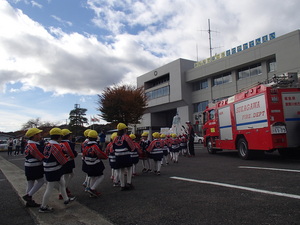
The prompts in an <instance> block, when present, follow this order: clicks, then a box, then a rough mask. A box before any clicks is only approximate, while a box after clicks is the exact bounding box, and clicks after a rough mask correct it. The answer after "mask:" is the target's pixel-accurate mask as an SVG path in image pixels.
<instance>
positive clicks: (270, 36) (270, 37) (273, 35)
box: [269, 32, 276, 40]
mask: <svg viewBox="0 0 300 225" xmlns="http://www.w3.org/2000/svg"><path fill="white" fill-rule="evenodd" d="M274 38H276V36H275V32H273V33H271V34H269V39H270V40H273V39H274Z"/></svg>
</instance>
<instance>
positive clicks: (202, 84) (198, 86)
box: [193, 79, 208, 91]
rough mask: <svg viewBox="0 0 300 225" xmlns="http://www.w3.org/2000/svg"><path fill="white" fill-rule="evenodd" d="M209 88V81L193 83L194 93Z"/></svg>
mask: <svg viewBox="0 0 300 225" xmlns="http://www.w3.org/2000/svg"><path fill="white" fill-rule="evenodd" d="M205 88H208V81H207V79H205V80H201V81H196V82H194V83H193V91H198V90H201V89H205Z"/></svg>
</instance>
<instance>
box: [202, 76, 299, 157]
mask: <svg viewBox="0 0 300 225" xmlns="http://www.w3.org/2000/svg"><path fill="white" fill-rule="evenodd" d="M274 81H276V82H274ZM291 83H292V81H290V80H287V79H279V78H276V77H275V78H273V81H272V83H270V82H269V83H267V84H259V85H256V86H254V87H252V88H250V89H248V90H246V91H242V92H240V93H238V94H236V95H234V96H232V97H229V98H227V99H224V100H222V101H219V102H217V103H216V104H214V105H213V106H209V107H208V108H207V109H206V110H205V111H204V112H203V115H202V118H203V120H202V122H203V135H204V146H205V147H206V148H207V150H208V152H209V153H211V154H214V153H216V151H220V150H223V149H228V150H230V149H232V150H238V153H239V156H240V157H241V158H242V159H250V158H252V157H253V156H255V155H256V154H260V153H264V151H269V152H272V151H275V150H278V151H279V153H280V154H281V155H288V154H290V153H291V152H295V151H297V149H298V148H299V147H300V88H297V87H290V86H291ZM294 83H295V82H294Z"/></svg>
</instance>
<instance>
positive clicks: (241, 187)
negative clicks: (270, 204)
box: [170, 177, 300, 199]
mask: <svg viewBox="0 0 300 225" xmlns="http://www.w3.org/2000/svg"><path fill="white" fill-rule="evenodd" d="M170 178H171V179H175V180H182V181H188V182H194V183H200V184H210V185H216V186H221V187H228V188H235V189H240V190H245V191H252V192H257V193H262V194H268V195H276V196H280V197H286V198H294V199H300V195H294V194H287V193H281V192H275V191H267V190H261V189H257V188H250V187H244V186H239V185H232V184H225V183H219V182H213V181H205V180H196V179H189V178H184V177H170Z"/></svg>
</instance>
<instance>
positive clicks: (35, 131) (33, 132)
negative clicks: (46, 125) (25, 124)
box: [25, 127, 42, 138]
mask: <svg viewBox="0 0 300 225" xmlns="http://www.w3.org/2000/svg"><path fill="white" fill-rule="evenodd" d="M41 132H42V130H40V129H38V128H36V127H34V128H30V129H28V131H27V132H26V134H25V136H26V137H29V138H30V137H32V136H34V135H36V134H38V133H41Z"/></svg>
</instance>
